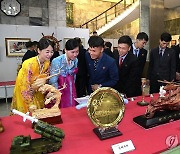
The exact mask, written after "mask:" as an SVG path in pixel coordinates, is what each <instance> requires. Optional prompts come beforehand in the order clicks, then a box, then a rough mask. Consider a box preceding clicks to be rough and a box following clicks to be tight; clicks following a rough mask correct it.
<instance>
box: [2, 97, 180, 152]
mask: <svg viewBox="0 0 180 154" xmlns="http://www.w3.org/2000/svg"><path fill="white" fill-rule="evenodd" d="M140 99H141V98H140V97H139V98H138V99H136V100H135V101H133V102H129V104H127V105H126V110H125V115H124V118H123V120H122V121H121V123H120V124H119V127H118V128H119V130H120V131H121V132H122V133H123V135H122V136H118V137H114V138H111V139H107V140H103V141H101V140H99V138H98V137H97V136H96V135H95V134H94V132H93V131H92V130H93V128H94V127H95V126H94V125H93V124H92V123H91V121H90V119H89V117H88V115H87V113H86V109H85V108H84V109H81V110H76V109H75V108H65V109H62V110H61V111H62V119H63V123H62V124H59V125H56V126H57V127H59V128H62V129H63V130H64V132H65V139H64V140H63V143H62V148H61V149H60V150H59V151H58V152H57V153H61V154H73V153H75V154H112V153H113V151H112V149H111V145H112V144H116V143H120V142H123V141H127V140H132V142H133V144H134V146H135V148H136V149H135V150H134V151H132V152H129V153H135V154H136V153H137V154H152V153H158V152H159V151H163V150H166V149H167V145H166V143H165V140H166V138H167V137H168V136H169V135H177V136H178V138H179V141H180V120H178V121H175V122H171V123H168V124H165V125H161V126H158V127H154V128H152V129H148V130H145V129H144V128H141V127H140V126H138V125H137V124H135V123H134V122H133V118H134V117H136V116H139V115H142V114H144V113H145V109H146V107H140V106H138V105H136V103H137V101H138V100H140ZM146 99H147V100H150V98H146ZM2 123H3V125H4V127H5V131H4V132H3V133H0V154H8V153H9V151H10V150H9V149H10V146H11V141H12V139H13V138H14V137H15V136H17V135H31V137H32V138H37V137H40V135H38V134H36V133H34V132H33V129H31V123H30V122H29V121H26V122H25V123H24V122H23V121H22V117H20V116H16V115H15V116H11V117H10V116H7V117H3V118H2Z"/></svg>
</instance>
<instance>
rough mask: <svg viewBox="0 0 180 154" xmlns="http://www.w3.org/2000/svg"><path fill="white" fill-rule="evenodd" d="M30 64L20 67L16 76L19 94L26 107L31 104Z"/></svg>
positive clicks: (31, 79)
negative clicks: (19, 71)
mask: <svg viewBox="0 0 180 154" xmlns="http://www.w3.org/2000/svg"><path fill="white" fill-rule="evenodd" d="M31 66H32V64H28V65H25V66H23V67H22V70H21V72H22V73H20V74H19V75H18V79H19V80H18V82H19V83H17V84H19V88H20V91H19V92H20V93H21V95H22V99H24V100H22V101H23V102H25V103H26V105H27V107H29V106H30V105H31V104H33V93H34V92H33V89H32V88H31V84H32V83H33V73H32V68H31Z"/></svg>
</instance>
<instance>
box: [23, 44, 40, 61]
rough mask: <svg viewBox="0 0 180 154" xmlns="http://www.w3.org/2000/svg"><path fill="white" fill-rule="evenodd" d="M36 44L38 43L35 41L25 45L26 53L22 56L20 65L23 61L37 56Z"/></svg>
mask: <svg viewBox="0 0 180 154" xmlns="http://www.w3.org/2000/svg"><path fill="white" fill-rule="evenodd" d="M38 44H39V42H37V41H34V42H31V41H29V42H27V43H26V48H27V52H26V53H25V54H24V56H23V58H22V63H23V62H24V61H25V60H27V59H29V58H32V57H35V56H37V55H38V52H37V48H38Z"/></svg>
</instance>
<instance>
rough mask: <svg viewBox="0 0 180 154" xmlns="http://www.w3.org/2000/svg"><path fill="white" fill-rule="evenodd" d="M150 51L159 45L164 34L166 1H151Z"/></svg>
mask: <svg viewBox="0 0 180 154" xmlns="http://www.w3.org/2000/svg"><path fill="white" fill-rule="evenodd" d="M149 6H150V40H149V42H150V44H149V46H150V49H153V48H155V47H157V46H158V45H159V39H160V36H161V34H162V33H163V32H164V0H150V5H149Z"/></svg>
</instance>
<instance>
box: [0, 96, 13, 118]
mask: <svg viewBox="0 0 180 154" xmlns="http://www.w3.org/2000/svg"><path fill="white" fill-rule="evenodd" d="M11 101H12V99H11V98H8V102H7V103H6V100H5V99H0V117H4V116H7V115H9V113H10V106H11Z"/></svg>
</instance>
